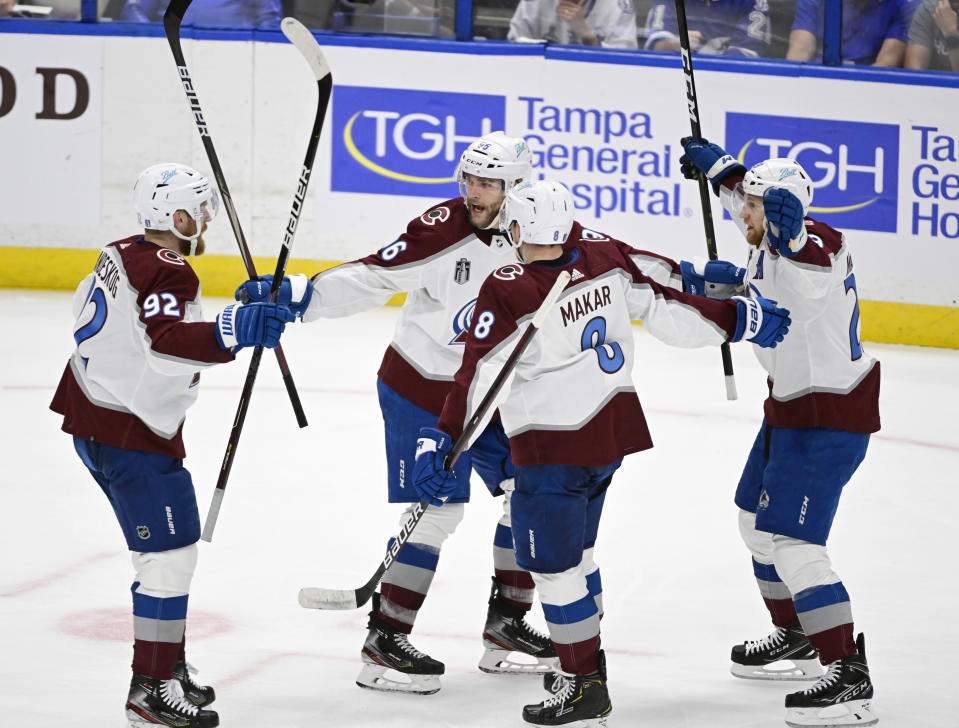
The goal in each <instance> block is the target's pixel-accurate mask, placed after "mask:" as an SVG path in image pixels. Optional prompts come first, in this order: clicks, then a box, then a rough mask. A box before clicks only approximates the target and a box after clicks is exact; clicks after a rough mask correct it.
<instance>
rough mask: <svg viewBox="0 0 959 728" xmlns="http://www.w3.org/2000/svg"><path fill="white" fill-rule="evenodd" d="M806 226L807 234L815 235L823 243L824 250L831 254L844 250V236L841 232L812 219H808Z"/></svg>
mask: <svg viewBox="0 0 959 728" xmlns="http://www.w3.org/2000/svg"><path fill="white" fill-rule="evenodd" d="M805 224H806V233H807V234H808V235H810V236H812V235H815V236H816V238H818V239H819V240H820V241H821V242H822V245H823V248H825V249H826V250H828V251H829V252H830V253H833V254H836V253H838V252H839V249H840V248H842V244H843V234H842V233H841V232H840V231H839V230H836V229H835V228H834V227H831V226H830V225H827V224H826V223H824V222H822V221H820V220H814V219H813V218H811V217H807V218H806V220H805Z"/></svg>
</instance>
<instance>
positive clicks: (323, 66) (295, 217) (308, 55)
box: [200, 18, 333, 541]
mask: <svg viewBox="0 0 959 728" xmlns="http://www.w3.org/2000/svg"><path fill="white" fill-rule="evenodd" d="M281 28H282V30H283V34H284V35H285V36H286V37H287V38H288V39H289V41H290V43H292V44H293V45H294V46H295V47H296V49H297V50H298V51H299V52H300V53H301V54H302V56H303V57H304V58H305V59H306V62H307V63H309V64H310V70H312V71H313V75H314V76H316V86H317V92H318V93H317V100H316V118H315V119H314V120H313V130H312V131H311V132H310V142H309V144H308V145H307V147H306V158H305V159H304V160H303V168H302V169H301V170H300V177H299V179H298V180H297V186H296V191H295V192H294V193H293V206H292V207H291V208H290V219H289V221H288V222H287V223H286V230H285V231H284V235H283V246H282V247H281V248H280V254H279V256H278V257H277V259H276V270H275V271H274V273H273V285H272V287H271V289H270V296H269V300H271V301H272V300H274V299H275V298H276V294H277V292H278V291H279V289H280V285H281V284H282V283H283V276H284V275H285V274H286V265H287V263H288V262H289V258H290V250H291V249H292V247H293V236H294V235H295V234H296V228H297V225H298V224H299V221H300V213H301V212H302V210H303V203H304V201H305V200H306V190H307V187H308V186H309V184H310V175H311V174H312V172H313V161H314V160H315V159H316V150H317V147H318V146H319V143H320V132H322V131H323V121H324V119H325V118H326V108H327V106H329V103H330V93H331V92H332V90H333V74H332V73H331V72H330V66H329V64H328V63H327V62H326V58H325V57H324V56H323V51H322V50H320V46H319V45H318V44H317V42H316V38H314V37H313V34H312V33H310V31H309V30H308V29H307V28H306V26H305V25H303V23H301V22H300V21H299V20H296V19H294V18H284V19H283V23H282V24H281ZM262 358H263V347H262V346H258V347H256V348H255V349H254V350H253V356H252V357H251V358H250V368H249V370H247V373H246V382H245V383H244V384H243V392H242V394H241V395H240V403H239V405H238V406H237V412H236V417H235V418H234V420H233V427H232V428H231V430H230V439H229V441H228V442H227V446H226V453H225V454H224V456H223V462H222V464H221V465H220V477H219V478H218V479H217V482H216V488H215V489H214V490H213V500H212V501H211V503H210V510H209V511H207V514H206V523H205V524H204V525H203V534H202V535H201V537H200V538H202V539H203V540H204V541H211V540H212V539H213V529H214V528H215V527H216V521H217V517H218V516H219V514H220V505H221V504H222V502H223V494H224V492H225V491H226V482H227V480H228V479H229V477H230V470H231V469H232V467H233V458H234V457H235V456H236V448H237V446H238V445H239V442H240V433H241V432H242V430H243V423H244V422H245V421H246V413H247V410H248V409H249V407H250V395H251V394H252V393H253V384H254V382H255V381H256V375H257V372H258V370H259V368H260V360H261V359H262Z"/></svg>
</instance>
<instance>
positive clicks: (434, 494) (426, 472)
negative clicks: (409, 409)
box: [413, 427, 456, 506]
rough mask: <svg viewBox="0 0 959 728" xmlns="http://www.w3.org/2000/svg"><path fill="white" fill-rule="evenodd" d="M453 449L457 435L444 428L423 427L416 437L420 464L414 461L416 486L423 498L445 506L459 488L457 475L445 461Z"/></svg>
mask: <svg viewBox="0 0 959 728" xmlns="http://www.w3.org/2000/svg"><path fill="white" fill-rule="evenodd" d="M452 449H453V438H451V437H450V436H449V435H447V434H446V433H445V432H443V431H442V430H437V429H434V428H432V427H423V428H420V438H419V439H418V440H417V441H416V464H415V465H413V487H414V488H415V489H416V492H417V493H419V496H420V498H421V499H422V500H424V501H426V502H427V503H429V504H430V505H431V506H441V505H443V504H444V503H445V502H446V499H447V498H449V497H450V496H451V495H453V493H454V492H455V491H456V476H455V475H454V474H453V471H452V470H446V469H445V468H444V467H443V463H444V462H445V461H446V456H447V455H449V453H450V450H452Z"/></svg>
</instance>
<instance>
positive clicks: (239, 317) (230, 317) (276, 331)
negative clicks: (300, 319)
mask: <svg viewBox="0 0 959 728" xmlns="http://www.w3.org/2000/svg"><path fill="white" fill-rule="evenodd" d="M293 319H294V316H293V312H292V311H291V310H290V309H289V308H288V307H287V306H283V305H281V304H279V303H231V304H230V305H229V306H227V307H226V308H224V309H223V310H222V311H220V313H219V315H217V317H216V328H215V331H216V343H218V344H219V345H220V348H222V349H233V350H234V351H239V350H240V349H242V348H243V347H244V346H265V347H266V348H268V349H275V348H276V347H277V346H279V344H280V335H281V334H282V333H283V329H285V328H286V325H287V324H288V323H290V322H291V321H293Z"/></svg>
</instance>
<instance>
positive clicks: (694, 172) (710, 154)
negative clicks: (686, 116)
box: [679, 137, 746, 195]
mask: <svg viewBox="0 0 959 728" xmlns="http://www.w3.org/2000/svg"><path fill="white" fill-rule="evenodd" d="M679 143H680V144H682V145H683V151H684V152H685V154H683V156H681V157H680V158H679V163H680V165H681V166H682V169H683V176H684V177H685V178H686V179H699V175H700V174H704V175H706V179H707V180H709V183H710V184H711V185H712V186H713V192H714V193H716V194H717V195H718V194H719V185H720V184H721V183H722V181H723V180H724V179H726V178H727V177H728V176H729V175H731V174H740V175H743V174H746V168H745V167H744V166H743V165H741V164H740V163H739V162H737V161H736V160H735V159H734V158H733V157H732V156H731V155H729V154H727V153H726V150H725V149H723V148H722V147H721V146H719V145H718V144H713V143H712V142H710V141H709V140H708V139H696V138H695V137H683V138H682V139H681V140H680V141H679Z"/></svg>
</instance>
